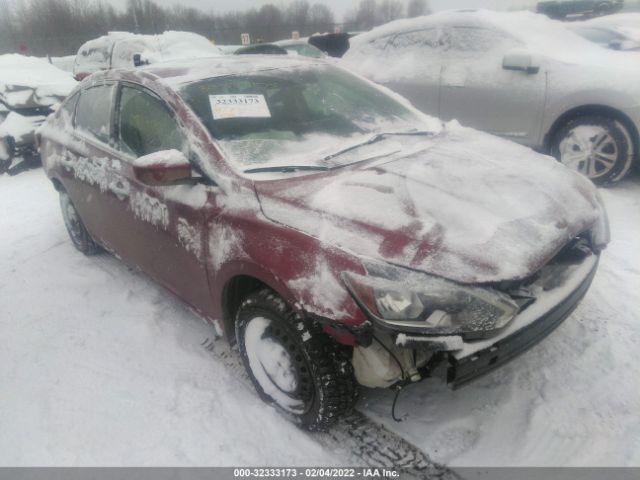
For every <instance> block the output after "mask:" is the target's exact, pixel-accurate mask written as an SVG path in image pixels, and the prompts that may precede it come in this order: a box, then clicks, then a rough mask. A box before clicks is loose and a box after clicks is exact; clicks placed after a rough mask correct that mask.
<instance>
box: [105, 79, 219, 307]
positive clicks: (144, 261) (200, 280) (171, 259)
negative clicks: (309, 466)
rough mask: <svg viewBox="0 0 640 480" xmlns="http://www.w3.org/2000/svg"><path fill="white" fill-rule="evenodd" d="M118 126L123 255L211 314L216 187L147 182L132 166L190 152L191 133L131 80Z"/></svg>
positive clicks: (119, 105) (122, 98) (119, 110)
mask: <svg viewBox="0 0 640 480" xmlns="http://www.w3.org/2000/svg"><path fill="white" fill-rule="evenodd" d="M116 130H117V135H116V137H117V141H118V148H119V149H120V151H121V152H122V154H123V158H124V165H123V171H125V172H126V180H127V185H126V196H127V201H126V211H127V221H126V222H125V224H123V225H122V230H121V231H120V232H119V235H120V236H121V240H120V241H119V244H120V245H122V247H121V249H120V251H121V252H122V255H123V257H126V258H127V260H128V261H129V262H131V263H134V264H135V265H137V266H138V267H139V268H140V269H142V270H143V271H145V272H146V273H148V274H149V275H150V276H152V277H153V278H154V279H156V280H157V281H158V282H160V283H162V284H163V285H165V286H166V287H167V288H169V289H170V290H172V291H173V292H174V293H176V294H177V295H178V296H179V297H181V298H182V299H183V300H185V301H186V302H187V303H189V304H190V305H191V306H193V307H195V308H196V309H197V310H199V311H200V312H202V313H209V312H211V310H212V309H211V304H212V299H211V296H210V294H209V287H208V280H207V271H206V265H205V253H206V251H205V242H206V229H205V227H204V223H205V222H204V209H205V208H204V207H205V206H206V204H207V202H208V196H209V194H210V193H209V191H208V190H209V189H211V188H213V187H208V186H205V185H204V184H196V183H193V184H191V183H190V184H181V185H168V186H157V185H155V186H152V185H146V184H144V183H142V182H141V181H139V180H138V179H137V178H136V177H135V176H134V174H133V169H132V164H133V162H134V161H135V159H137V158H139V157H141V156H144V155H148V154H151V153H156V152H162V151H165V150H171V149H175V150H179V151H183V152H185V153H188V148H189V146H188V141H187V135H186V134H185V132H184V131H183V130H182V129H181V128H180V126H179V125H178V123H177V121H176V120H175V115H174V112H173V111H172V110H171V109H170V108H169V107H168V105H167V104H166V103H165V102H164V101H163V100H162V99H160V98H159V97H158V96H156V95H155V94H154V93H152V92H151V91H149V90H147V89H145V88H143V87H141V86H135V85H130V84H123V85H121V87H120V91H119V94H118V102H117V107H116ZM123 193H125V192H123Z"/></svg>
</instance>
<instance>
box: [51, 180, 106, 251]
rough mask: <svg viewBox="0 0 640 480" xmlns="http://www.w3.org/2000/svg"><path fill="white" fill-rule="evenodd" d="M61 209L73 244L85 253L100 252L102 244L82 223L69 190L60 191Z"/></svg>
mask: <svg viewBox="0 0 640 480" xmlns="http://www.w3.org/2000/svg"><path fill="white" fill-rule="evenodd" d="M60 209H61V210H62V218H63V219H64V225H65V227H67V232H69V237H71V241H72V242H73V245H74V246H75V247H76V248H77V249H78V250H80V251H81V252H82V253H84V254H85V255H95V254H96V253H98V252H100V250H101V249H100V246H99V245H98V244H97V243H96V242H95V241H94V240H93V238H91V235H90V234H89V232H88V230H87V228H86V227H85V226H84V223H82V220H81V219H80V215H78V212H77V210H76V207H74V206H73V202H71V199H70V198H69V195H68V194H67V192H65V191H62V192H60Z"/></svg>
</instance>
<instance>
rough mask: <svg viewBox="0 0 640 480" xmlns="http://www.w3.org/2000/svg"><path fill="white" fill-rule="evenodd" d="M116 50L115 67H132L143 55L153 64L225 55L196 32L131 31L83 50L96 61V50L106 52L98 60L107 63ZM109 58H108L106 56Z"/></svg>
mask: <svg viewBox="0 0 640 480" xmlns="http://www.w3.org/2000/svg"><path fill="white" fill-rule="evenodd" d="M112 48H113V54H112V55H111V56H112V65H111V66H112V67H113V68H119V67H132V66H133V64H132V57H133V55H134V54H136V53H137V54H140V55H141V58H142V59H143V60H145V61H148V62H149V63H158V62H162V61H167V60H175V59H187V58H203V57H212V56H218V55H223V52H222V50H221V49H220V48H218V47H216V46H215V45H214V44H213V43H211V42H210V41H209V40H207V39H206V38H205V37H203V36H202V35H198V34H196V33H192V32H179V31H173V30H169V31H166V32H164V33H161V34H159V35H139V34H133V33H128V32H109V33H108V34H107V35H103V36H102V37H98V38H95V39H93V40H89V41H88V42H86V43H85V44H83V45H82V46H81V47H80V50H79V52H82V55H83V56H84V57H87V58H88V59H89V63H90V62H91V61H92V60H93V58H92V55H93V53H92V52H94V51H98V52H103V54H101V55H99V56H98V58H96V59H95V60H96V61H97V62H98V63H100V62H107V61H108V59H107V57H108V55H109V54H110V52H111V49H112ZM105 55H106V56H105Z"/></svg>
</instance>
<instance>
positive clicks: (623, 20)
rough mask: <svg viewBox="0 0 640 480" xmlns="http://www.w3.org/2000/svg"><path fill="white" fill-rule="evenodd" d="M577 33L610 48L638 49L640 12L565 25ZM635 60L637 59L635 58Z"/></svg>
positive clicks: (639, 41) (639, 45)
mask: <svg viewBox="0 0 640 480" xmlns="http://www.w3.org/2000/svg"><path fill="white" fill-rule="evenodd" d="M567 26H568V27H569V28H570V29H571V30H573V31H574V32H575V33H577V34H578V35H580V36H582V37H584V38H586V39H587V40H589V41H591V42H593V43H597V44H598V45H600V46H602V47H606V48H611V49H612V50H623V51H634V50H640V13H620V14H617V15H607V16H606V17H599V18H592V19H591V20H586V21H584V22H572V23H570V24H568V25H567ZM636 61H637V60H636Z"/></svg>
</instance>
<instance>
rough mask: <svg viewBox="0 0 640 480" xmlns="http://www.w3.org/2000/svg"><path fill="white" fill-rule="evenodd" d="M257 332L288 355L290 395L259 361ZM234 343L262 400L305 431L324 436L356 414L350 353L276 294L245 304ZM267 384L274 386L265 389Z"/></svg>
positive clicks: (261, 295) (260, 293) (261, 293)
mask: <svg viewBox="0 0 640 480" xmlns="http://www.w3.org/2000/svg"><path fill="white" fill-rule="evenodd" d="M254 322H262V323H261V326H259V327H257V328H259V330H254V329H255V328H256V324H255V323H254ZM260 329H261V330H260ZM254 332H258V333H259V334H260V335H259V341H260V345H263V344H264V343H263V342H265V341H266V342H268V344H269V345H271V346H274V345H275V348H277V349H282V350H284V351H286V355H287V361H288V363H287V365H288V368H289V373H290V376H289V378H290V379H293V381H292V382H291V384H290V385H289V390H288V391H285V390H283V389H282V388H280V386H279V385H277V384H276V382H277V380H274V379H273V378H272V376H271V375H270V374H269V372H268V369H269V367H265V364H264V363H263V362H262V359H260V361H257V360H256V358H257V357H256V351H255V350H256V345H254V343H255V338H254V337H255V335H256V334H255V333H254ZM247 334H248V335H247ZM236 338H237V340H238V346H239V349H240V355H241V356H242V361H243V363H244V366H245V368H246V370H247V372H248V374H249V377H250V378H251V381H252V382H253V385H254V386H255V388H256V390H257V392H258V394H259V395H260V397H261V398H262V399H263V400H264V401H266V402H268V403H271V404H273V405H275V406H276V407H277V408H279V409H280V410H281V411H283V412H284V413H286V414H287V416H288V417H290V418H291V419H292V420H293V421H294V422H295V423H297V424H298V425H299V426H301V427H302V428H305V429H307V430H311V431H318V430H320V431H321V430H325V429H327V428H328V427H329V426H330V425H331V424H332V423H334V422H335V421H336V420H337V419H338V418H339V417H340V416H341V415H343V414H345V413H347V412H349V411H350V410H351V409H352V408H353V405H354V404H355V401H356V399H357V395H358V388H357V384H356V381H355V378H354V376H353V367H352V365H351V361H350V359H349V357H348V354H347V352H346V351H345V350H343V349H342V347H341V346H339V345H338V344H337V343H336V342H335V341H334V340H333V339H332V338H331V337H329V336H328V335H327V334H326V333H324V332H323V331H322V328H321V327H320V326H319V325H317V324H315V323H313V322H310V321H308V320H306V319H304V318H302V317H301V316H300V315H298V314H297V313H296V312H295V311H293V309H292V308H291V307H290V306H289V305H287V304H286V302H284V301H283V300H282V298H280V297H279V296H278V295H277V294H275V293H274V292H273V291H271V290H269V289H263V290H260V291H258V292H255V293H252V294H251V295H249V296H248V297H247V298H246V299H245V301H244V302H242V305H241V306H240V308H239V310H238V314H237V318H236ZM247 340H248V343H247ZM257 348H258V349H260V348H261V347H260V346H258V347H257ZM272 352H273V351H272ZM252 360H253V368H252ZM254 369H256V370H254ZM258 369H260V370H258ZM258 377H260V379H261V380H259V379H258ZM265 379H268V381H269V382H271V383H270V384H269V385H266V386H263V383H264V382H265V381H267V380H265ZM261 381H262V383H261ZM265 388H267V389H269V390H270V392H272V393H269V392H267V391H265ZM274 389H277V390H274ZM274 397H276V398H274ZM285 404H287V405H285Z"/></svg>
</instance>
